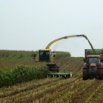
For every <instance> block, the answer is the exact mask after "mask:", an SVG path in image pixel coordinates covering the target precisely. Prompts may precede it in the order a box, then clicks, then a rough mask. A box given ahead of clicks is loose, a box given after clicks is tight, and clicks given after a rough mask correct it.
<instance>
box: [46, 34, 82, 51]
mask: <svg viewBox="0 0 103 103" xmlns="http://www.w3.org/2000/svg"><path fill="white" fill-rule="evenodd" d="M80 36H82V37H83V34H80V35H67V36H64V37H60V38H57V39H55V40H53V41H51V42H50V43H49V44H48V45H47V46H46V49H50V46H51V45H52V44H53V43H55V42H57V41H59V40H62V39H68V38H71V37H80Z"/></svg>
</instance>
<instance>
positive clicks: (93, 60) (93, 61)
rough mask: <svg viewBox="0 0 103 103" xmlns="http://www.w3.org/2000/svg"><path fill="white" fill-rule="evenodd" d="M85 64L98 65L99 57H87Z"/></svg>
mask: <svg viewBox="0 0 103 103" xmlns="http://www.w3.org/2000/svg"><path fill="white" fill-rule="evenodd" d="M85 62H86V63H87V64H88V65H90V64H92V63H95V64H96V65H99V63H100V56H99V55H95V56H93V55H89V56H87V57H86V59H85Z"/></svg>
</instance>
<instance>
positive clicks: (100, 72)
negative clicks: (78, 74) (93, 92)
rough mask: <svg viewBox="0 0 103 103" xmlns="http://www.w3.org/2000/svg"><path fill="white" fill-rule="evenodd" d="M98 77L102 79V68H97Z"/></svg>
mask: <svg viewBox="0 0 103 103" xmlns="http://www.w3.org/2000/svg"><path fill="white" fill-rule="evenodd" d="M98 77H99V79H103V69H99V70H98Z"/></svg>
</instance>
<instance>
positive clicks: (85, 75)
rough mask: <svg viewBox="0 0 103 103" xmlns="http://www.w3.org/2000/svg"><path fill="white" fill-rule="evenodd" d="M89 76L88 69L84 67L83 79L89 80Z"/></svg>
mask: <svg viewBox="0 0 103 103" xmlns="http://www.w3.org/2000/svg"><path fill="white" fill-rule="evenodd" d="M87 79H88V76H87V70H86V69H83V80H87Z"/></svg>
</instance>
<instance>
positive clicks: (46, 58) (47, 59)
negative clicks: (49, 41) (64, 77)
mask: <svg viewBox="0 0 103 103" xmlns="http://www.w3.org/2000/svg"><path fill="white" fill-rule="evenodd" d="M35 60H36V61H37V62H44V63H45V64H46V66H47V67H48V70H49V71H52V72H59V67H58V66H57V64H56V54H55V53H53V52H52V51H51V50H50V49H39V50H38V54H37V55H36V57H35Z"/></svg>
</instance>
